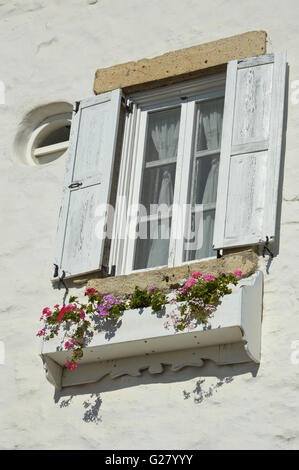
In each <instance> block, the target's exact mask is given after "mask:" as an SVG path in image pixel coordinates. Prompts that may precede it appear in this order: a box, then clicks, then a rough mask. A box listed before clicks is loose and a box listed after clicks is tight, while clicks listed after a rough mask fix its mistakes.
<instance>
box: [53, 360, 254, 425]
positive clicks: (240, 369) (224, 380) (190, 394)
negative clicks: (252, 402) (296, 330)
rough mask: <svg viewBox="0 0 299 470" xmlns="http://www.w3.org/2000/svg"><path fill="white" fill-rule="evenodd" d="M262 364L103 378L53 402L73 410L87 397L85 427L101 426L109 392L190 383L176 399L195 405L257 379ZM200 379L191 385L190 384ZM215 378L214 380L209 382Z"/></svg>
mask: <svg viewBox="0 0 299 470" xmlns="http://www.w3.org/2000/svg"><path fill="white" fill-rule="evenodd" d="M258 369H259V364H255V363H253V362H248V363H243V364H235V365H231V366H217V365H216V364H214V363H213V362H212V361H209V360H207V361H205V365H204V367H203V368H201V369H200V371H199V370H198V368H194V367H186V368H185V369H183V370H181V371H180V372H172V371H171V370H170V367H169V366H165V367H164V373H163V374H159V375H151V374H150V373H149V372H148V371H143V372H142V374H141V375H140V376H139V377H138V378H136V377H131V376H122V377H119V378H116V379H111V378H110V377H109V376H107V377H104V378H103V379H102V380H101V381H100V382H97V383H95V384H88V385H81V386H78V387H68V388H67V389H64V390H62V391H58V390H56V391H55V394H54V401H55V403H56V404H57V405H58V406H59V407H60V408H65V407H68V406H71V404H72V399H73V397H75V396H78V395H86V396H87V398H86V400H85V401H84V402H83V409H82V419H83V421H84V422H86V423H95V424H99V423H100V422H101V421H102V419H101V416H100V409H101V405H102V402H103V399H104V395H105V393H107V392H110V391H116V390H121V389H124V388H129V387H136V386H139V387H140V386H141V385H150V384H165V385H166V384H170V383H180V382H184V381H186V382H188V385H187V387H186V389H183V390H182V389H181V388H180V389H179V388H178V391H177V399H178V400H179V399H180V396H181V399H182V401H184V400H192V401H193V402H194V404H195V405H199V404H201V403H204V402H206V401H207V400H209V399H211V398H212V397H213V396H215V394H216V393H217V392H218V390H219V389H222V388H223V387H231V386H232V385H233V381H234V380H235V377H238V376H240V375H245V374H251V376H252V377H256V376H257V374H258ZM195 378H197V379H198V380H197V381H196V383H195V385H194V382H193V383H192V384H190V382H189V381H190V380H192V379H195ZM208 378H212V379H214V380H212V383H211V380H207V379H208Z"/></svg>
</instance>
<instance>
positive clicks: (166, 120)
mask: <svg viewBox="0 0 299 470" xmlns="http://www.w3.org/2000/svg"><path fill="white" fill-rule="evenodd" d="M180 115H181V107H180V106H179V107H177V108H171V109H166V110H163V111H155V112H153V113H149V114H148V124H147V138H146V147H145V162H146V163H148V162H154V161H157V160H165V159H169V158H174V159H176V156H177V148H178V140H179V126H180Z"/></svg>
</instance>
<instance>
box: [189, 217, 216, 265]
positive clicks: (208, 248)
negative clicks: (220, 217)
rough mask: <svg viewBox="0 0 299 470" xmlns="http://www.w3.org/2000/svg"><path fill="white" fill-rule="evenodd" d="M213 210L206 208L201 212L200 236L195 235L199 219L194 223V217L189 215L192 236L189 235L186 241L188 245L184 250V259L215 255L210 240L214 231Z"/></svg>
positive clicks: (190, 259)
mask: <svg viewBox="0 0 299 470" xmlns="http://www.w3.org/2000/svg"><path fill="white" fill-rule="evenodd" d="M214 222H215V210H213V209H212V210H207V211H204V212H203V218H202V238H201V237H200V236H198V237H197V236H196V234H197V233H198V230H199V225H198V224H199V221H197V223H195V217H194V215H192V217H191V231H192V234H195V235H193V238H191V237H190V239H189V240H188V242H189V243H190V246H189V247H188V250H184V261H192V260H194V259H202V258H209V257H211V256H215V251H214V250H213V249H212V240H213V232H214Z"/></svg>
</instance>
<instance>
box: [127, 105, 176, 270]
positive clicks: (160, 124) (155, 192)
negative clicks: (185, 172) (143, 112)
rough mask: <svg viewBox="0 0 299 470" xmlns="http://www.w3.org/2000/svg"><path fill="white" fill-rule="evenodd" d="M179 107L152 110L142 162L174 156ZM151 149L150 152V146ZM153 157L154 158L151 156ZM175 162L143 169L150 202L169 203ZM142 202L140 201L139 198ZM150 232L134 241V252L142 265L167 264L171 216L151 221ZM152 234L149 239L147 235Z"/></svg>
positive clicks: (172, 192)
mask: <svg viewBox="0 0 299 470" xmlns="http://www.w3.org/2000/svg"><path fill="white" fill-rule="evenodd" d="M179 125H180V108H173V109H170V110H165V111H158V112H156V113H151V114H150V116H149V122H148V142H147V149H146V155H145V157H146V158H145V161H146V163H147V162H151V161H157V160H158V161H159V162H160V161H161V163H162V161H163V160H170V159H174V160H175V159H176V156H177V147H178V139H179ZM151 148H152V149H154V152H151V151H150V149H151ZM153 157H154V158H153ZM175 166H176V164H175V163H168V164H165V165H162V166H157V167H155V168H148V169H147V168H145V170H144V178H143V181H144V182H143V185H145V184H147V185H149V187H148V188H145V189H146V191H147V193H148V192H149V193H150V198H147V205H149V204H158V205H160V204H165V205H167V206H171V205H172V203H173V195H174V179H175ZM141 203H142V201H141ZM151 229H152V230H151V232H150V231H148V238H147V240H143V241H142V242H141V243H140V242H139V243H137V246H136V255H135V259H137V257H142V258H143V263H142V264H143V266H142V267H145V268H150V267H155V266H162V265H166V264H167V263H168V249H169V237H167V238H164V239H163V238H161V236H162V237H165V236H167V234H169V235H170V219H169V218H168V219H163V220H161V221H160V222H158V223H156V224H154V230H153V224H151ZM149 237H152V238H149Z"/></svg>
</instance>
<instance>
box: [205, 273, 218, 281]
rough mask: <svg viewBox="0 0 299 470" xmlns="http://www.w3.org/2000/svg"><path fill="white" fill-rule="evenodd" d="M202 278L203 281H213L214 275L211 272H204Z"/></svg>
mask: <svg viewBox="0 0 299 470" xmlns="http://www.w3.org/2000/svg"><path fill="white" fill-rule="evenodd" d="M203 278H204V280H205V281H215V276H212V274H206V275H205V276H204V277H203Z"/></svg>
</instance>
